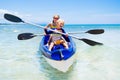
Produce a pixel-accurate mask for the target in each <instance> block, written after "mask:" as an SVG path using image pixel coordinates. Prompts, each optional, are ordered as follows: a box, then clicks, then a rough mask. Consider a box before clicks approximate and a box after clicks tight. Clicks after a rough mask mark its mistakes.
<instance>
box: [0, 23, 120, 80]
mask: <svg viewBox="0 0 120 80" xmlns="http://www.w3.org/2000/svg"><path fill="white" fill-rule="evenodd" d="M64 29H65V30H66V32H81V33H80V34H74V36H77V37H80V38H86V39H91V40H94V41H97V42H101V43H103V44H104V45H102V46H89V45H88V44H86V43H84V42H83V41H80V40H76V39H74V41H75V43H76V46H77V51H76V54H77V56H76V62H75V63H74V64H73V65H72V67H71V68H70V70H69V71H67V72H66V73H63V72H61V71H58V70H56V69H54V68H52V67H51V66H50V65H49V64H48V63H47V62H46V61H45V59H44V58H43V56H42V55H41V53H40V51H39V43H40V40H41V38H42V36H36V37H34V38H32V39H29V40H18V39H17V36H18V35H19V34H21V33H28V32H31V33H34V34H42V33H43V30H42V29H41V28H39V27H36V26H31V25H27V24H17V25H15V24H14V25H0V80H120V35H119V33H120V25H119V24H80V25H78V24H76V25H75V24H74V25H72V24H71V25H65V27H64ZM91 29H104V30H105V32H104V33H103V34H97V35H93V34H88V33H84V32H86V31H88V30H91Z"/></svg>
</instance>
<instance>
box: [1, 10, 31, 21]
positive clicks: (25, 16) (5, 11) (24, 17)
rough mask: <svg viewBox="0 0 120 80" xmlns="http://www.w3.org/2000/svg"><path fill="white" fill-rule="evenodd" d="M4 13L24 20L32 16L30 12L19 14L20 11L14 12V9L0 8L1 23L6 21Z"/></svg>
mask: <svg viewBox="0 0 120 80" xmlns="http://www.w3.org/2000/svg"><path fill="white" fill-rule="evenodd" d="M5 13H9V14H13V15H16V16H18V17H20V18H22V19H24V20H30V19H31V18H32V17H31V15H30V14H21V13H19V12H16V11H10V10H7V9H0V22H3V23H4V22H6V20H5V19H4V17H3V16H4V14H5Z"/></svg>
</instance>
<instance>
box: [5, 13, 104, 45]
mask: <svg viewBox="0 0 120 80" xmlns="http://www.w3.org/2000/svg"><path fill="white" fill-rule="evenodd" d="M4 18H5V19H7V20H9V21H11V22H23V23H26V24H30V25H34V26H37V27H40V28H42V29H44V27H42V26H40V25H36V24H33V23H29V22H25V21H23V20H22V19H20V18H19V17H17V16H14V15H11V14H8V13H6V14H4ZM48 30H50V31H53V32H55V33H59V34H62V35H68V34H66V33H61V32H58V31H55V30H52V29H48ZM27 35H31V34H25V35H24V38H19V39H24V40H25V39H28V38H29V39H30V38H32V37H33V36H35V35H32V37H31V36H27ZM68 36H71V37H72V38H75V39H78V40H81V41H84V42H85V43H87V44H88V45H91V46H95V45H102V43H99V42H96V41H92V40H89V39H80V38H78V37H76V36H73V35H68ZM26 37H27V38H26Z"/></svg>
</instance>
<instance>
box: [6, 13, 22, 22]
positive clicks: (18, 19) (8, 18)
mask: <svg viewBox="0 0 120 80" xmlns="http://www.w3.org/2000/svg"><path fill="white" fill-rule="evenodd" d="M4 18H5V19H7V20H9V21H11V22H24V21H22V19H20V18H19V17H17V16H14V15H11V14H8V13H6V14H4Z"/></svg>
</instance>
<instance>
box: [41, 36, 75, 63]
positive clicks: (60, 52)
mask: <svg viewBox="0 0 120 80" xmlns="http://www.w3.org/2000/svg"><path fill="white" fill-rule="evenodd" d="M48 40H49V36H43V38H42V40H41V42H40V50H41V52H42V54H43V55H44V56H45V57H46V58H49V59H52V60H57V61H61V60H67V59H69V58H70V57H72V56H73V55H74V54H75V52H76V45H75V43H74V41H73V40H72V38H71V37H70V36H69V37H68V39H66V41H67V43H68V47H69V48H68V49H65V47H64V46H63V45H62V44H60V45H55V46H54V47H53V49H52V50H51V51H49V50H48V49H49V47H48V46H47V45H46V44H47V42H48Z"/></svg>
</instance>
